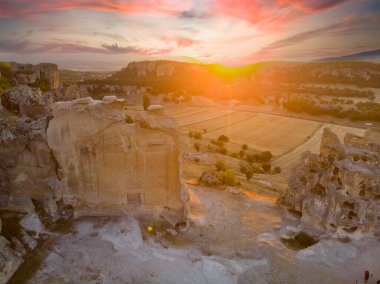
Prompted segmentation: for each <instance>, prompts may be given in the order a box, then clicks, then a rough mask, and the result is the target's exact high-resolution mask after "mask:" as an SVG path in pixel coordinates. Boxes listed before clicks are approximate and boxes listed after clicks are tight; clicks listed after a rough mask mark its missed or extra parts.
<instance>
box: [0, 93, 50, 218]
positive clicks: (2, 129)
mask: <svg viewBox="0 0 380 284" xmlns="http://www.w3.org/2000/svg"><path fill="white" fill-rule="evenodd" d="M1 103H2V106H3V109H2V111H1V117H0V208H1V209H8V210H15V211H19V212H25V213H27V212H32V211H33V210H34V206H33V203H32V199H34V200H37V201H40V202H41V203H43V204H44V206H45V209H46V211H47V212H49V213H50V214H51V215H55V214H56V212H55V206H54V205H55V201H54V191H55V186H56V162H55V159H54V157H53V155H52V152H51V150H50V148H49V146H48V144H47V141H46V127H47V124H48V120H49V112H50V111H49V108H48V105H47V104H45V102H44V97H43V96H42V95H41V92H40V91H39V89H34V88H30V87H28V86H18V87H14V88H12V89H9V90H7V91H6V92H5V93H3V95H2V100H1Z"/></svg>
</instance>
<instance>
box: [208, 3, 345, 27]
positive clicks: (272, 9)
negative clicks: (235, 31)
mask: <svg viewBox="0 0 380 284" xmlns="http://www.w3.org/2000/svg"><path fill="white" fill-rule="evenodd" d="M348 1H351V0H267V1H259V0H213V5H212V8H211V10H212V11H211V13H214V14H220V15H224V16H229V17H232V18H237V19H242V20H245V21H248V22H250V23H252V24H255V25H258V27H259V28H262V29H265V30H272V31H273V30H282V29H283V26H284V25H286V24H288V23H291V22H293V21H296V20H298V19H300V18H303V17H305V16H308V15H310V14H316V13H320V12H323V11H325V10H328V9H331V8H333V7H336V6H338V5H340V4H343V3H345V2H348Z"/></svg>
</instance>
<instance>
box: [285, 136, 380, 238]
mask: <svg viewBox="0 0 380 284" xmlns="http://www.w3.org/2000/svg"><path fill="white" fill-rule="evenodd" d="M279 203H280V204H281V205H283V206H285V207H286V208H289V209H293V210H295V211H298V212H300V213H301V214H302V219H303V220H305V221H308V222H316V223H317V224H318V225H320V226H322V227H323V228H325V229H329V230H332V231H335V232H336V233H337V234H338V236H351V237H360V235H361V233H362V232H365V233H367V234H373V235H375V236H377V237H378V238H380V144H379V141H371V140H368V139H365V138H362V137H357V136H354V135H352V134H347V135H346V136H345V138H344V143H343V144H342V143H341V142H340V141H339V139H338V137H337V136H336V135H335V133H333V132H332V131H331V130H329V129H325V131H324V133H323V136H322V142H321V146H320V154H319V155H316V154H311V153H309V152H306V153H305V154H304V155H303V157H302V159H301V161H300V163H299V164H298V165H297V166H296V167H295V168H294V169H293V171H292V175H291V177H290V179H289V187H288V189H287V190H286V192H285V193H284V194H283V195H282V196H281V197H280V199H279Z"/></svg>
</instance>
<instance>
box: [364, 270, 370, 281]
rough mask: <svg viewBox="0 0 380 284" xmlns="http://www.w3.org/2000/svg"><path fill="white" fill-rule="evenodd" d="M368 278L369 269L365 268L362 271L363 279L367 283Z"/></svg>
mask: <svg viewBox="0 0 380 284" xmlns="http://www.w3.org/2000/svg"><path fill="white" fill-rule="evenodd" d="M368 279H369V271H368V270H365V271H364V281H365V283H367V281H368Z"/></svg>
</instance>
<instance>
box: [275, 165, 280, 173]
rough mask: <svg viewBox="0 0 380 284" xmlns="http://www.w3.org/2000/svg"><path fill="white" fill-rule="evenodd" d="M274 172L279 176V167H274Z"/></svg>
mask: <svg viewBox="0 0 380 284" xmlns="http://www.w3.org/2000/svg"><path fill="white" fill-rule="evenodd" d="M274 172H275V173H276V174H279V173H281V167H278V166H277V167H275V168H274Z"/></svg>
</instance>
